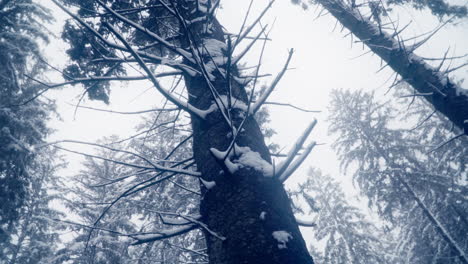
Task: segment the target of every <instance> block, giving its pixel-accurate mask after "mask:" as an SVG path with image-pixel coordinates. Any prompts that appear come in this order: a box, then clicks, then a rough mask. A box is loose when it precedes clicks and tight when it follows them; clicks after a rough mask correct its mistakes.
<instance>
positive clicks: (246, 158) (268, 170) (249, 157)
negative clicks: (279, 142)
mask: <svg viewBox="0 0 468 264" xmlns="http://www.w3.org/2000/svg"><path fill="white" fill-rule="evenodd" d="M210 151H211V153H213V155H214V156H215V157H216V158H217V159H218V160H223V159H224V157H226V154H227V153H226V151H219V150H217V149H215V148H211V149H210ZM234 153H236V155H238V156H237V157H234ZM224 164H225V165H226V167H227V168H228V170H229V172H230V173H231V174H234V173H235V172H236V171H237V170H239V169H240V168H245V167H247V168H252V169H254V170H256V171H259V172H261V173H262V174H263V176H265V177H272V176H273V166H272V165H271V164H270V163H268V162H267V161H266V160H264V159H263V158H262V157H261V156H260V153H258V152H255V151H252V150H251V149H250V148H249V147H240V146H239V145H237V144H234V149H233V150H231V152H230V153H229V155H228V156H227V158H226V159H225V161H224Z"/></svg>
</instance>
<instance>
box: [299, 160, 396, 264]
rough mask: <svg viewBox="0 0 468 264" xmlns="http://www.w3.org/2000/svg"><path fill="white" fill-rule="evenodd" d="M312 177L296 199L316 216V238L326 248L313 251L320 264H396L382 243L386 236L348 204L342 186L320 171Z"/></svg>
mask: <svg viewBox="0 0 468 264" xmlns="http://www.w3.org/2000/svg"><path fill="white" fill-rule="evenodd" d="M308 176H309V177H308V178H307V181H306V182H305V183H302V184H300V185H299V190H298V191H296V192H294V194H293V195H294V196H297V197H299V199H303V200H304V201H305V204H307V205H308V207H309V209H310V211H309V214H311V213H312V214H313V215H315V216H316V217H315V221H314V223H315V226H314V229H315V230H316V232H315V234H314V237H315V239H316V240H317V241H323V242H321V243H320V244H323V243H324V244H325V246H324V249H323V250H318V249H316V248H315V249H314V250H313V251H312V255H313V256H314V259H315V261H316V262H317V263H369V264H370V263H396V262H395V260H394V259H392V258H391V257H389V256H388V255H391V254H389V253H391V252H387V248H386V247H388V245H385V243H384V242H385V241H382V240H381V239H382V237H383V236H382V235H383V232H382V231H381V230H379V229H378V228H377V227H376V226H375V225H374V224H373V223H372V222H370V221H369V220H367V219H366V218H367V217H366V216H365V215H364V214H362V213H361V212H360V209H358V208H357V207H355V206H353V205H351V204H350V203H349V202H348V201H347V199H346V195H345V194H344V192H343V191H342V189H341V186H340V185H339V183H338V182H336V181H335V180H334V179H333V178H331V177H330V176H327V175H323V174H322V172H321V171H320V170H318V169H313V168H311V169H310V171H309V173H308ZM314 253H315V254H317V255H318V257H316V256H315V255H314Z"/></svg>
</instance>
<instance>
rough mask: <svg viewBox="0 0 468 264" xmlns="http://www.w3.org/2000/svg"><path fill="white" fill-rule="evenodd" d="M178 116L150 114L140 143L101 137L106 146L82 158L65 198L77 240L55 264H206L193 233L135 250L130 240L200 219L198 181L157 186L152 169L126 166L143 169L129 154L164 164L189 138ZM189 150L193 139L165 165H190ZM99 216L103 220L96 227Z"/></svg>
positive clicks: (173, 179) (174, 178) (172, 178)
mask: <svg viewBox="0 0 468 264" xmlns="http://www.w3.org/2000/svg"><path fill="white" fill-rule="evenodd" d="M176 116H177V115H176V114H165V113H163V114H161V115H160V113H156V114H151V115H150V116H148V117H147V118H145V121H144V122H143V123H142V125H140V126H139V131H142V132H145V137H144V138H142V139H132V140H131V141H130V142H128V143H127V144H124V143H120V144H118V143H114V144H112V142H118V141H120V139H118V138H117V137H110V138H106V139H105V140H103V142H101V144H103V145H106V146H109V148H108V149H105V148H104V149H101V150H100V151H99V153H97V155H96V156H95V157H87V158H86V161H85V163H84V167H85V168H84V169H83V170H82V171H81V173H80V174H79V175H77V176H76V177H74V182H73V183H72V184H71V185H70V187H68V188H65V189H66V190H67V189H68V192H67V193H68V194H69V197H68V199H67V201H68V202H67V203H66V205H67V207H68V208H69V209H70V210H71V212H73V213H74V214H76V215H77V216H78V218H79V219H80V220H79V221H78V222H76V223H70V224H71V226H70V227H71V228H74V229H75V231H74V232H75V233H76V234H77V235H76V237H75V239H74V240H73V241H71V242H70V243H69V244H68V246H67V247H66V248H65V249H63V250H62V251H60V252H59V254H60V255H61V257H60V258H57V259H56V261H58V262H57V263H61V262H63V261H65V260H66V261H69V262H71V263H130V262H132V263H154V262H155V261H169V262H171V263H184V262H187V261H203V260H205V261H206V253H205V251H206V247H205V246H204V240H203V236H202V234H201V232H199V231H198V230H195V231H193V232H190V233H187V234H185V235H182V236H176V237H173V238H169V239H168V240H167V241H166V240H164V241H155V242H150V243H147V244H142V245H132V243H133V242H135V241H132V239H131V237H132V234H142V233H148V234H149V235H152V234H154V233H153V232H154V231H153V230H159V231H158V232H164V229H166V230H167V231H170V230H171V229H167V228H165V225H166V224H172V225H173V226H174V227H177V226H178V225H181V224H182V223H185V222H187V220H186V219H185V218H184V217H188V218H189V219H190V218H194V219H198V216H199V212H198V203H199V196H200V190H199V179H198V177H193V176H192V177H182V176H181V175H168V176H167V180H166V181H163V182H162V183H160V184H154V183H152V182H151V179H152V178H154V177H155V176H156V175H157V174H155V173H154V172H153V171H151V170H147V169H146V170H145V169H139V170H137V171H136V172H135V171H134V170H132V169H131V168H129V166H128V164H135V165H136V164H139V165H141V166H144V164H142V162H141V161H140V160H138V159H135V158H134V157H133V156H132V155H131V154H129V153H130V152H128V151H131V152H132V153H135V154H136V155H141V156H142V157H146V158H148V159H154V160H166V158H167V157H168V155H169V154H171V152H172V150H173V149H174V147H175V145H176V144H178V143H180V142H181V141H182V140H183V139H185V138H187V135H186V134H187V133H183V132H180V131H179V130H178V129H177V128H175V127H173V126H172V125H171V121H172V120H174V118H176ZM143 141H144V142H143ZM124 145H128V148H125V149H126V151H127V153H123V152H119V151H117V150H118V149H123V147H124ZM189 146H190V142H188V143H187V144H186V145H184V146H182V147H180V148H178V149H177V150H176V151H175V152H172V154H171V155H169V156H170V160H172V161H174V160H184V159H189V160H191V159H192V157H191V155H190V154H191V150H190V149H189ZM167 160H168V162H169V159H167ZM171 165H172V164H171ZM143 183H146V184H143ZM113 203H115V204H113ZM111 204H112V207H110V205H111ZM103 211H106V213H105V215H103V213H102V212H103ZM100 217H102V219H101V220H100V221H99V223H98V224H96V225H94V224H95V222H96V219H99V218H100ZM79 224H81V225H79ZM93 228H96V229H95V230H93ZM192 229H193V228H192ZM70 248H71V249H72V250H70Z"/></svg>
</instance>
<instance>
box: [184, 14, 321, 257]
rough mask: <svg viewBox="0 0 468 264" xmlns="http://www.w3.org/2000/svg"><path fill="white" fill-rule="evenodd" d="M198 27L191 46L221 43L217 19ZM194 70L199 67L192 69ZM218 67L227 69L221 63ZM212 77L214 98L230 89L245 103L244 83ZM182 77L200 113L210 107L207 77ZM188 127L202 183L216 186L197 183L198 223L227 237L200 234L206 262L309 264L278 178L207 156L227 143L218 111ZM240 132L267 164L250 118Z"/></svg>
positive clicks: (226, 128) (241, 142) (227, 128)
mask: <svg viewBox="0 0 468 264" xmlns="http://www.w3.org/2000/svg"><path fill="white" fill-rule="evenodd" d="M203 27H206V25H202V26H201V27H198V28H196V27H195V26H194V25H192V27H191V31H192V33H193V36H194V39H195V45H198V44H200V43H202V42H203V41H206V40H207V39H210V38H212V39H216V40H218V41H222V42H223V43H225V39H224V34H223V31H222V28H221V26H220V25H219V23H218V22H217V21H213V23H212V29H211V31H212V33H210V34H208V35H207V34H204V33H203V32H200V30H202V28H203ZM197 31H198V32H197ZM227 56H228V55H227ZM203 60H204V62H205V63H208V62H209V61H210V56H205V57H203ZM186 63H187V64H188V62H186ZM193 66H194V67H196V68H199V66H197V65H193ZM217 66H218V67H220V68H222V69H224V70H226V65H217ZM228 72H229V71H228ZM230 72H231V74H232V75H233V76H239V74H238V71H237V69H236V67H235V65H233V66H232V67H231V69H230ZM213 75H214V76H215V79H214V80H212V84H213V86H214V88H215V89H216V91H217V92H218V93H219V94H221V95H228V94H229V93H230V92H229V91H231V95H232V97H233V98H235V99H238V100H241V101H242V102H243V103H245V104H248V96H247V93H246V90H245V87H244V85H243V84H241V83H239V82H238V81H235V80H233V78H229V77H228V78H225V77H223V76H222V75H221V74H220V73H219V72H217V71H215V72H214V73H213ZM184 78H185V83H186V87H187V90H188V93H189V94H190V98H189V102H190V103H191V104H192V105H194V106H195V107H197V108H199V109H207V108H209V107H210V105H212V104H213V100H214V98H213V96H212V93H211V92H210V89H209V87H208V85H207V82H206V79H204V78H203V77H202V76H199V75H197V76H191V75H188V74H186V75H185V76H184ZM228 80H230V86H231V88H229V85H228ZM231 115H232V116H233V121H234V124H235V125H236V126H239V124H240V122H241V121H242V117H241V116H242V115H240V112H239V109H233V110H232V111H231ZM192 127H193V152H194V158H195V161H196V164H197V167H198V170H199V171H200V172H201V173H202V178H203V179H204V180H206V181H215V182H216V186H215V187H213V188H211V189H209V190H208V189H207V188H205V186H204V185H202V193H203V196H202V200H201V205H200V213H201V215H202V222H203V223H204V224H206V225H207V226H208V228H209V229H210V230H211V231H214V232H216V233H217V234H218V235H219V236H223V237H225V238H226V239H225V240H222V239H219V238H217V237H215V236H213V235H211V234H210V233H209V232H205V235H206V243H207V248H208V256H209V262H210V263H216V264H225V263H226V264H227V263H252V264H261V263H265V264H266V263H269V264H270V263H271V264H273V263H297V264H299V263H304V264H306V263H307V264H312V263H313V260H312V258H311V256H310V255H309V253H308V251H307V247H306V244H305V242H304V240H303V238H302V236H301V233H300V231H299V228H298V224H297V223H296V220H295V217H294V214H293V212H292V208H291V205H290V199H289V197H288V195H287V193H286V191H285V190H284V187H283V184H282V183H281V182H280V181H279V180H278V179H277V178H274V177H266V176H265V175H263V173H262V172H259V171H257V170H255V169H253V168H248V167H244V168H241V169H240V170H238V171H237V172H235V173H233V174H231V173H229V171H228V170H227V169H226V168H225V166H223V165H222V164H223V163H222V162H220V161H219V160H217V159H216V158H214V156H213V155H212V154H211V152H210V148H216V149H218V150H220V151H225V150H226V149H227V148H228V146H229V144H230V143H231V141H232V133H231V132H232V129H231V127H230V126H229V125H228V124H227V122H226V121H225V120H224V119H223V116H222V115H221V113H220V111H219V110H218V111H215V112H213V113H211V114H209V115H208V116H207V118H206V119H205V120H201V119H199V118H198V117H196V116H192ZM242 131H243V132H242V133H240V135H239V136H238V137H237V140H236V143H237V144H238V145H239V146H242V147H244V146H247V147H249V148H250V149H251V150H252V151H255V152H258V153H259V154H260V156H261V157H262V158H263V159H264V160H265V161H267V162H269V163H270V164H271V156H270V153H269V150H268V148H267V146H266V144H265V142H264V137H263V135H262V133H261V131H260V128H259V126H258V124H257V122H256V121H255V119H254V118H253V117H252V116H249V117H248V118H247V120H246V122H245V124H244V126H243V130H242ZM205 231H206V230H205ZM275 231H285V232H287V233H289V234H290V239H288V242H287V243H286V244H285V247H283V246H282V244H281V243H280V242H279V241H277V240H276V239H275V237H274V236H273V232H275Z"/></svg>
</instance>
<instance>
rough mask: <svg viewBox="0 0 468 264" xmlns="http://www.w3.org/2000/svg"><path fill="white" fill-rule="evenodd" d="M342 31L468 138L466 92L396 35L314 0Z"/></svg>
mask: <svg viewBox="0 0 468 264" xmlns="http://www.w3.org/2000/svg"><path fill="white" fill-rule="evenodd" d="M317 2H318V3H319V4H321V5H322V6H323V7H324V8H325V9H326V10H327V11H328V12H330V14H332V15H333V16H334V17H335V18H336V19H337V20H338V21H339V22H340V23H341V24H342V25H343V26H344V27H345V28H347V29H348V30H349V31H350V32H351V33H352V34H354V35H356V36H357V37H358V38H359V39H360V40H361V41H362V42H363V43H364V44H365V45H366V46H367V47H368V48H369V49H371V50H372V51H373V52H374V53H375V54H377V55H378V56H379V57H380V58H381V59H382V60H383V61H385V62H386V63H387V64H388V65H389V66H390V67H391V68H392V69H393V70H394V71H395V72H396V73H398V74H399V75H400V76H401V77H402V78H403V80H404V81H406V82H408V83H409V84H410V85H411V86H412V87H413V88H414V89H415V90H416V91H415V93H416V94H417V95H418V96H423V97H424V98H425V99H426V100H427V101H428V102H429V103H430V104H431V105H433V107H434V108H435V109H436V110H437V111H439V112H441V113H442V114H444V115H445V116H446V117H447V118H448V119H449V120H450V121H451V122H453V124H455V125H456V126H458V127H459V128H460V129H462V130H463V132H464V133H465V135H468V92H466V91H462V88H461V87H459V86H458V85H457V84H455V83H454V82H453V81H452V80H450V79H449V78H448V76H447V74H444V73H443V72H441V71H440V69H436V68H434V67H432V66H430V65H428V64H427V63H425V62H424V60H423V59H422V58H420V57H418V56H417V55H415V54H414V53H413V51H414V47H417V46H418V45H416V46H413V47H405V46H404V45H403V43H401V42H399V41H398V40H396V39H395V36H396V35H391V34H388V33H386V32H383V31H382V29H381V28H380V27H378V26H377V25H375V24H374V23H373V22H371V21H370V20H369V19H367V18H364V17H363V16H362V15H361V14H360V12H359V11H358V10H357V9H356V8H352V7H350V6H349V5H347V4H345V3H344V2H343V1H341V0H317Z"/></svg>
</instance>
